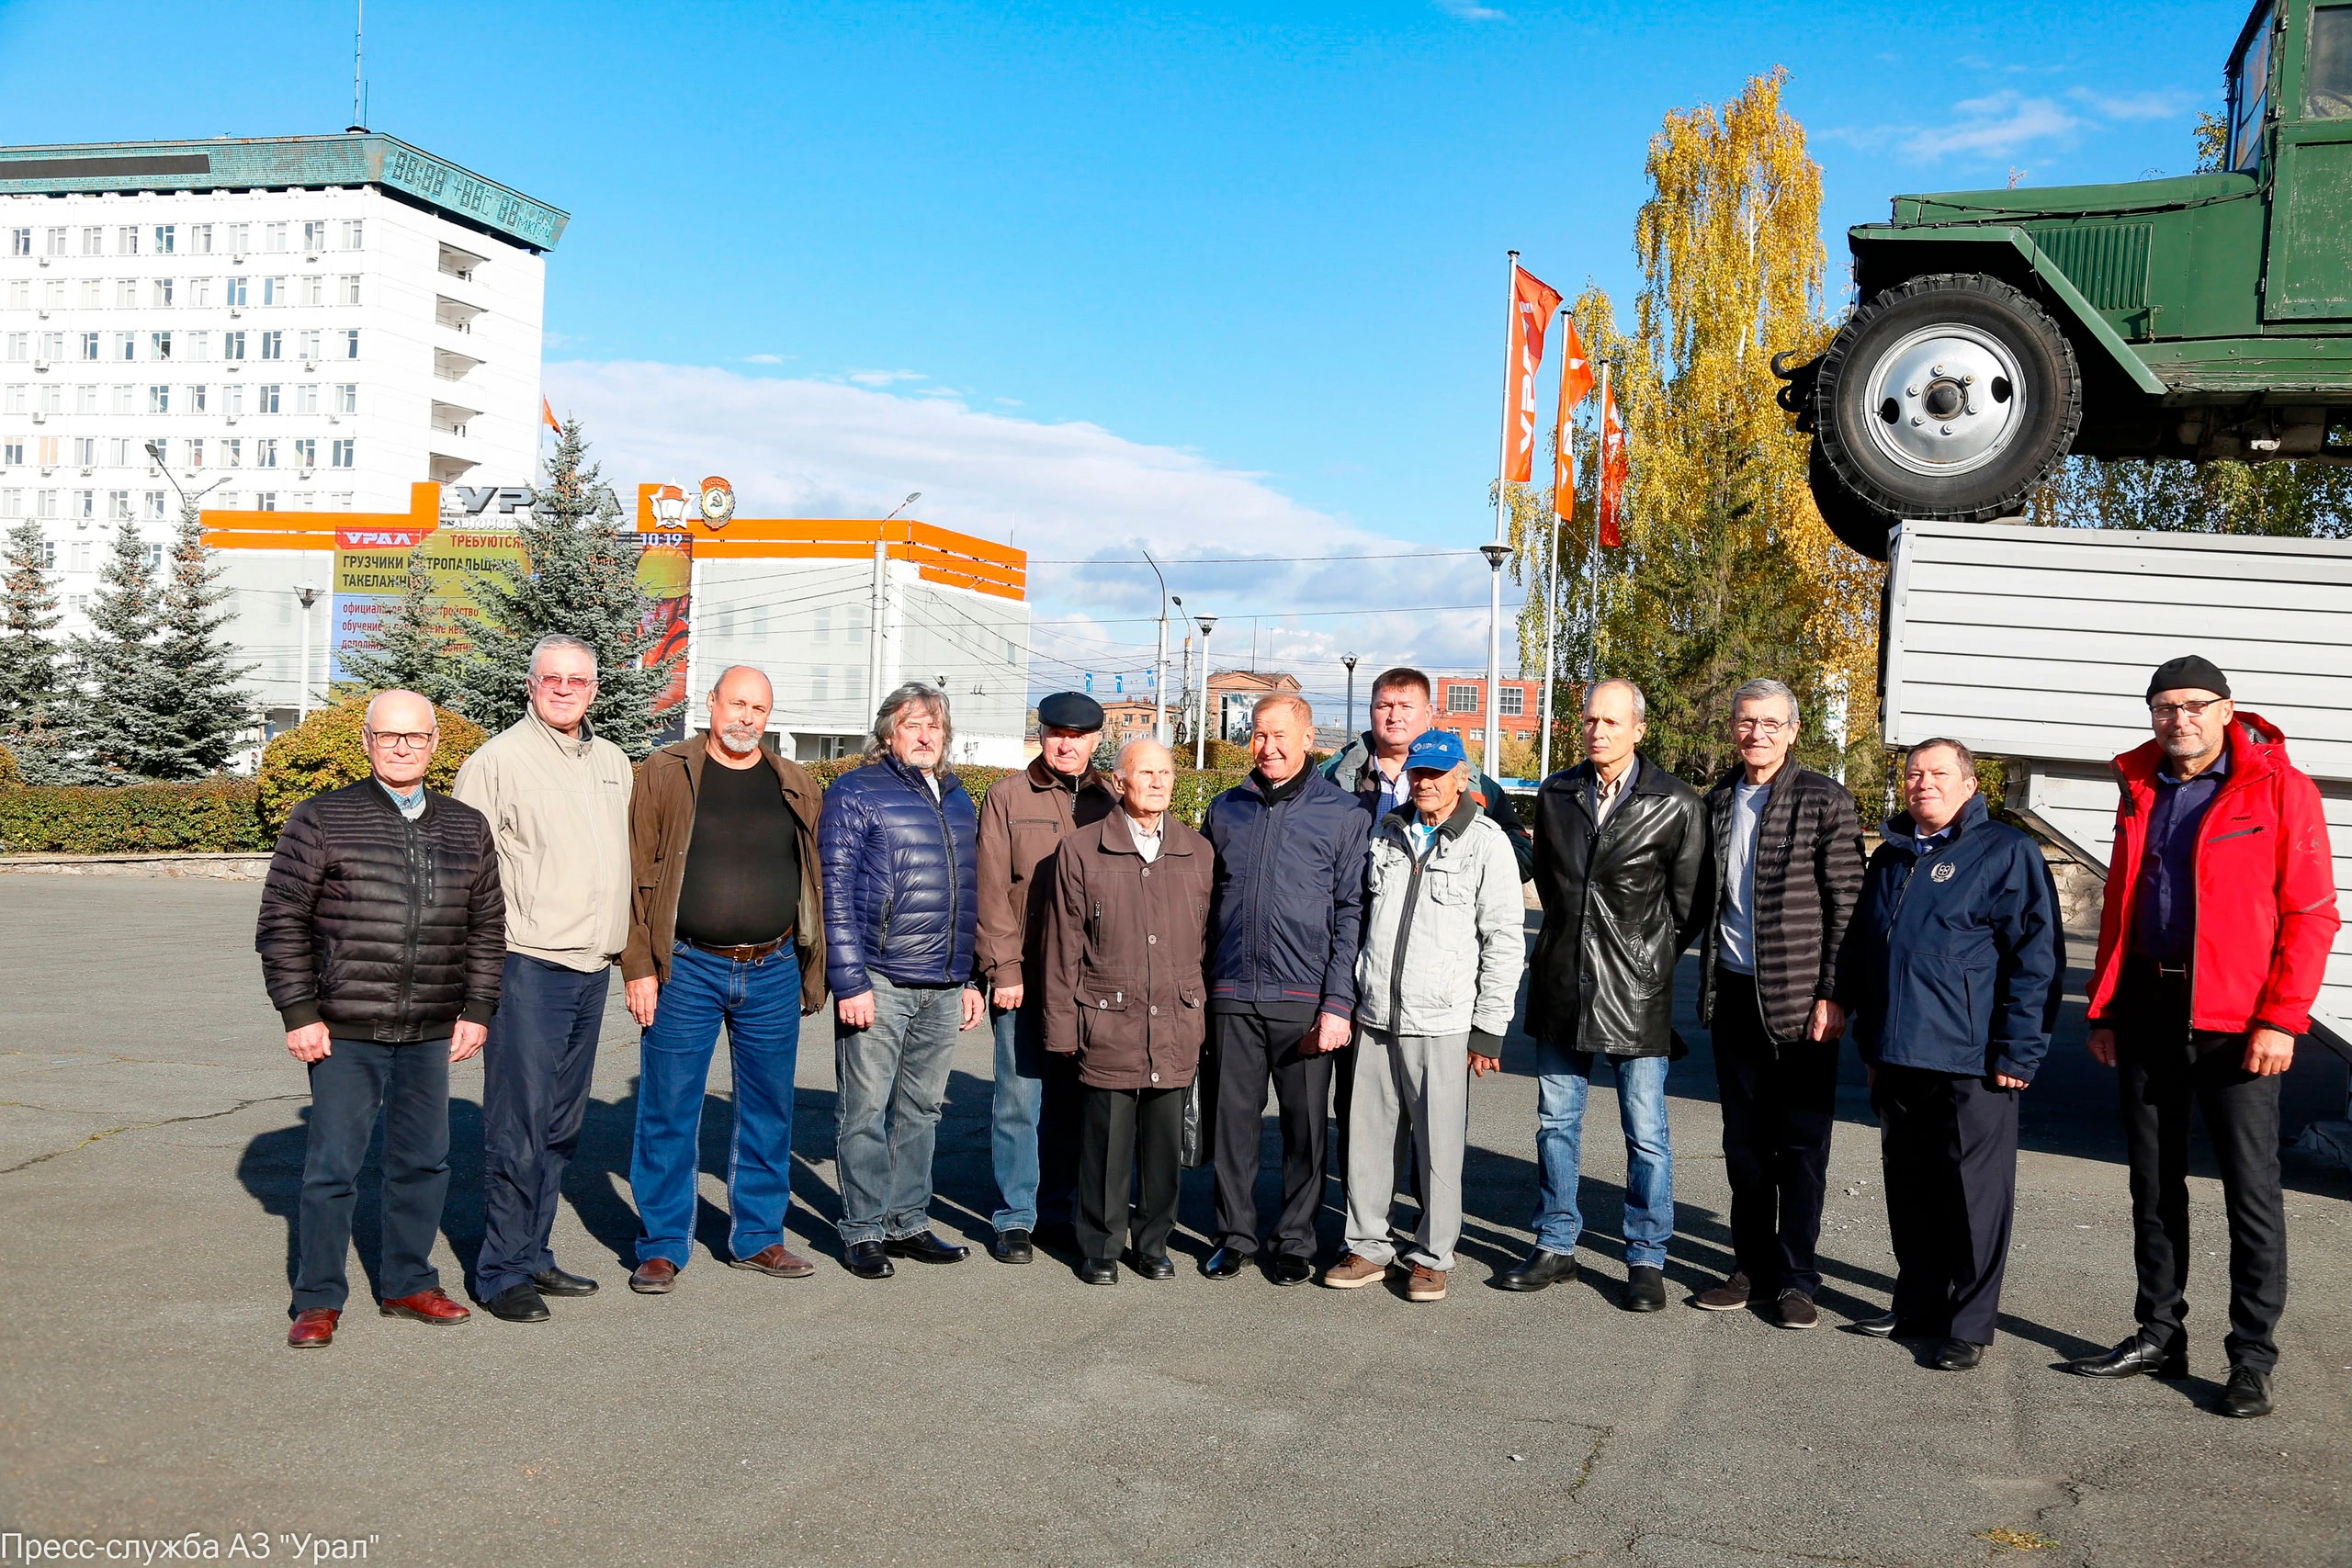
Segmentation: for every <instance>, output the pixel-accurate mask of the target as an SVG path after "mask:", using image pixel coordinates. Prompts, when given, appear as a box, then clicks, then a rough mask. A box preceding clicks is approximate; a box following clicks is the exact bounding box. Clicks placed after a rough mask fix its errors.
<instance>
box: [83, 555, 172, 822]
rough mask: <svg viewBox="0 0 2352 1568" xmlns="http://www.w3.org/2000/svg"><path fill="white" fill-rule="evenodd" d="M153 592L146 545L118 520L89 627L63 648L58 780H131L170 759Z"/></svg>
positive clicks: (168, 679) (164, 671)
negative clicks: (67, 674)
mask: <svg viewBox="0 0 2352 1568" xmlns="http://www.w3.org/2000/svg"><path fill="white" fill-rule="evenodd" d="M161 599H162V595H161V594H160V593H158V592H157V591H156V586H155V579H154V574H153V571H152V570H150V569H149V567H148V565H147V547H146V545H145V543H144V542H143V541H141V538H140V537H139V530H138V529H137V528H136V527H135V526H134V525H131V524H130V523H128V522H125V523H123V524H121V525H119V526H118V527H117V528H116V529H115V531H114V544H113V546H112V547H111V548H109V549H108V550H107V561H106V565H105V567H104V568H103V569H102V570H100V571H99V573H98V591H97V592H96V593H95V594H93V595H92V596H91V599H90V625H91V628H92V629H91V630H90V631H89V632H88V633H87V634H85V635H84V636H81V637H74V639H73V640H72V643H71V645H70V648H69V651H68V670H69V672H70V680H69V684H68V687H67V691H66V696H65V702H64V704H63V706H64V722H63V724H62V728H63V730H64V732H65V733H64V736H63V746H62V750H63V752H64V755H63V756H62V757H61V758H60V760H59V767H58V782H60V783H67V784H137V783H139V782H141V781H142V780H145V779H151V778H157V777H161V776H163V775H162V774H161V773H158V772H157V770H158V769H161V768H166V767H170V766H172V765H173V764H174V761H175V759H176V757H177V754H178V748H177V746H176V745H175V742H174V739H173V736H172V734H171V732H170V728H169V722H168V719H167V718H166V715H167V714H168V713H169V711H170V708H171V705H172V704H171V698H170V696H169V694H168V690H167V688H168V687H169V686H170V685H171V683H172V682H173V679H174V676H173V672H172V671H170V670H169V669H168V668H166V667H165V665H164V661H163V660H162V658H161V657H160V653H159V650H158V649H157V647H156V643H155V634H156V615H157V611H158V608H159V606H160V604H161Z"/></svg>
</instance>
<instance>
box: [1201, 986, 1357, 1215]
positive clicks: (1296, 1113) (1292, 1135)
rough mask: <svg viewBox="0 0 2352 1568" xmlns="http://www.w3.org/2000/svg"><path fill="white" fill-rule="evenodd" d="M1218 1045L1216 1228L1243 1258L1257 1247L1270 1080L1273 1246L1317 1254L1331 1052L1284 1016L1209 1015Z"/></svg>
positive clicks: (1309, 1025)
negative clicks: (1275, 1161) (1276, 1194)
mask: <svg viewBox="0 0 2352 1568" xmlns="http://www.w3.org/2000/svg"><path fill="white" fill-rule="evenodd" d="M1210 1021H1211V1028H1212V1030H1213V1032H1214V1042H1215V1044H1216V1071H1217V1085H1216V1228H1217V1233H1218V1234H1217V1241H1218V1244H1219V1245H1221V1246H1224V1247H1231V1248H1233V1250H1234V1251H1236V1252H1238V1253H1240V1254H1241V1255H1242V1256H1244V1257H1245V1258H1246V1257H1248V1256H1250V1254H1252V1253H1254V1252H1256V1251H1257V1250H1258V1198H1257V1189H1258V1164H1259V1153H1258V1149H1259V1142H1260V1140H1261V1138H1262V1136H1263V1135H1264V1122H1263V1118H1264V1116H1265V1113H1266V1086H1267V1083H1268V1081H1269V1080H1271V1081H1272V1085H1273V1090H1274V1101H1275V1104H1276V1106H1277V1107H1278V1108H1279V1110H1280V1112H1281V1116H1282V1131H1283V1206H1282V1213H1281V1215H1280V1217H1279V1218H1277V1219H1276V1220H1275V1222H1274V1230H1273V1235H1272V1243H1273V1247H1274V1250H1275V1251H1276V1252H1281V1253H1287V1254H1290V1255H1292V1256H1294V1257H1298V1258H1312V1257H1314V1256H1315V1215H1316V1212H1317V1210H1318V1209H1320V1208H1321V1207H1322V1205H1323V1140H1324V1134H1325V1132H1326V1131H1327V1128H1328V1124H1329V1114H1330V1109H1329V1108H1330V1100H1331V1058H1330V1057H1329V1056H1327V1055H1312V1056H1310V1055H1306V1054H1305V1053H1303V1052H1302V1051H1300V1050H1299V1048H1298V1047H1299V1042H1300V1040H1301V1039H1303V1038H1304V1037H1305V1036H1306V1033H1307V1032H1308V1031H1309V1030H1311V1029H1313V1028H1314V1021H1313V1020H1312V1019H1311V1018H1310V1019H1309V1020H1308V1021H1306V1023H1305V1024H1297V1023H1293V1022H1291V1021H1288V1020H1286V1019H1273V1018H1258V1017H1253V1016H1251V1015H1250V1014H1247V1013H1244V1014H1239V1015H1236V1014H1233V1013H1230V1012H1224V1011H1219V1012H1216V1013H1212V1014H1211V1015H1210Z"/></svg>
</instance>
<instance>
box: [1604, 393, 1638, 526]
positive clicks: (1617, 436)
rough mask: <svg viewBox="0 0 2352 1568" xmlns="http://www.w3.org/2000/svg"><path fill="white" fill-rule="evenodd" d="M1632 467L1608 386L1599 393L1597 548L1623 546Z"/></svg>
mask: <svg viewBox="0 0 2352 1568" xmlns="http://www.w3.org/2000/svg"><path fill="white" fill-rule="evenodd" d="M1632 468H1633V464H1632V461H1631V459H1629V458H1628V457H1627V456H1626V454H1625V422H1624V421H1623V419H1622V418H1620V417H1619V416H1618V413H1617V400H1616V398H1615V397H1614V396H1612V395H1611V392H1610V390H1609V387H1608V385H1607V383H1605V382H1604V383H1603V384H1602V385H1601V389H1600V546H1601V548H1603V549H1608V550H1613V549H1617V548H1620V547H1623V544H1624V543H1625V534H1624V527H1623V523H1624V516H1625V480H1626V479H1627V478H1628V477H1630V475H1631V472H1632Z"/></svg>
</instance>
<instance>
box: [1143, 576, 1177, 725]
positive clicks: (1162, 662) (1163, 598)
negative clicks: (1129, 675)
mask: <svg viewBox="0 0 2352 1568" xmlns="http://www.w3.org/2000/svg"><path fill="white" fill-rule="evenodd" d="M1136 548H1137V549H1143V547H1142V546H1140V545H1138V546H1136ZM1143 559H1144V564H1145V565H1146V566H1148V567H1149V568H1151V575H1152V576H1154V577H1157V578H1159V661H1158V662H1157V663H1155V664H1154V665H1153V666H1152V671H1151V738H1152V739H1154V740H1157V741H1159V743H1160V744H1161V745H1162V746H1165V745H1167V744H1168V740H1169V736H1168V579H1167V577H1166V576H1165V575H1164V574H1163V573H1162V572H1161V571H1160V570H1159V562H1158V561H1156V560H1154V559H1152V558H1151V552H1150V551H1149V550H1144V552H1143ZM1180 603H1181V601H1180Z"/></svg>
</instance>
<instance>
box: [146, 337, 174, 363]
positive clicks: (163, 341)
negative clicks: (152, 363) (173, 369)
mask: <svg viewBox="0 0 2352 1568" xmlns="http://www.w3.org/2000/svg"><path fill="white" fill-rule="evenodd" d="M171 356H172V334H171V333H148V334H147V357H148V358H150V359H169V358H170V357H171Z"/></svg>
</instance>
